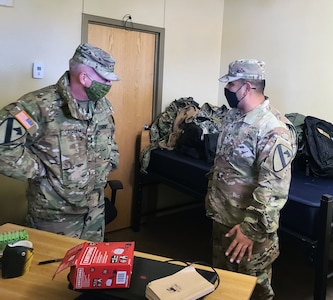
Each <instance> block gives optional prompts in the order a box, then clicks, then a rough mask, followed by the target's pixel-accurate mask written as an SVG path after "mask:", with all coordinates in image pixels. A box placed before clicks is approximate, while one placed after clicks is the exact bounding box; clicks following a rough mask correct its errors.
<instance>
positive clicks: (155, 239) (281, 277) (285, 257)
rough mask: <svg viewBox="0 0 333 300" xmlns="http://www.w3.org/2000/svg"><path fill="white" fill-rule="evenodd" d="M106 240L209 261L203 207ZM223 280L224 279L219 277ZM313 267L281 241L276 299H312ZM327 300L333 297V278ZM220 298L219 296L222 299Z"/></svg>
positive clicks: (275, 274) (275, 269)
mask: <svg viewBox="0 0 333 300" xmlns="http://www.w3.org/2000/svg"><path fill="white" fill-rule="evenodd" d="M106 238H107V240H110V241H121V240H123V241H124V240H134V241H135V242H136V250H139V251H143V252H149V253H153V254H158V255H162V256H166V257H170V258H174V259H179V260H186V261H206V262H210V254H211V251H210V222H209V220H208V219H207V218H206V217H205V215H204V212H203V208H194V209H192V210H188V211H183V212H178V213H176V214H171V215H165V216H160V217H155V218H154V219H151V220H149V221H148V222H146V223H144V224H143V225H142V227H141V230H140V232H133V231H132V230H131V229H130V228H129V229H123V230H119V231H114V232H111V233H107V235H106ZM221 280H222V282H223V278H222V279H221ZM313 281H314V277H313V268H312V265H311V262H310V261H309V259H308V258H307V257H306V254H305V253H303V252H302V251H301V250H300V249H298V248H297V247H296V246H294V245H291V244H288V243H285V242H282V245H281V255H280V257H279V258H278V260H277V261H276V262H275V263H274V265H273V288H274V290H275V293H276V297H275V300H312V299H313ZM326 299H332V300H333V278H331V279H329V282H328V289H327V297H326ZM221 300H222V299H221Z"/></svg>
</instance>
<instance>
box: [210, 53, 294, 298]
mask: <svg viewBox="0 0 333 300" xmlns="http://www.w3.org/2000/svg"><path fill="white" fill-rule="evenodd" d="M220 81H221V82H225V83H227V84H226V86H225V96H226V98H227V101H228V103H229V106H230V107H231V109H230V110H229V111H228V113H227V115H226V117H225V119H224V120H223V126H222V128H221V132H220V134H219V139H218V144H217V150H216V157H215V162H214V165H213V167H212V169H211V171H210V173H209V184H208V192H207V195H206V199H205V201H206V212H207V216H208V217H210V218H212V219H213V232H212V236H213V237H212V239H213V264H214V266H216V267H220V268H224V269H228V270H230V271H235V272H240V273H245V274H249V275H253V276H256V277H257V278H258V279H257V285H256V288H255V290H254V293H253V299H256V300H258V299H260V300H262V299H265V300H268V299H273V297H274V292H273V290H272V287H271V275H272V268H271V265H272V263H273V261H274V260H275V259H276V258H277V256H278V255H279V244H278V236H277V229H278V225H279V213H280V210H281V208H282V207H283V206H284V204H285V203H286V200H287V197H288V191H289V185H290V180H291V161H292V159H293V158H294V156H295V153H296V148H297V145H296V131H295V128H294V127H293V126H292V124H291V123H290V122H289V121H288V120H287V119H286V118H285V117H284V116H283V115H281V114H280V113H279V112H278V111H277V110H276V109H274V108H273V107H272V106H271V105H270V102H269V99H268V98H267V97H266V96H264V87H265V78H264V62H262V61H257V60H237V61H235V62H232V63H231V64H230V65H229V73H228V74H227V75H225V76H223V77H221V78H220Z"/></svg>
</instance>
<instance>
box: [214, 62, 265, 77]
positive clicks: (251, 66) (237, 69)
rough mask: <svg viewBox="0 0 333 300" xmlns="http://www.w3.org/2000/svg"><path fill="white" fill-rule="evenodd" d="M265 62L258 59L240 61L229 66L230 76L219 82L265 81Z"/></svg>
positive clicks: (227, 75)
mask: <svg viewBox="0 0 333 300" xmlns="http://www.w3.org/2000/svg"><path fill="white" fill-rule="evenodd" d="M264 67H265V62H263V61H260V60H256V59H239V60H235V61H233V62H232V63H230V64H229V72H228V74H226V75H224V76H222V77H221V78H220V79H219V81H221V82H232V81H235V80H238V79H247V80H264V79H265V69H264Z"/></svg>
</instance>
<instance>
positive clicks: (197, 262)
mask: <svg viewBox="0 0 333 300" xmlns="http://www.w3.org/2000/svg"><path fill="white" fill-rule="evenodd" d="M165 262H167V263H170V262H181V263H183V264H185V265H186V266H187V267H188V266H190V265H194V264H197V265H202V266H206V267H209V268H211V269H212V270H213V272H214V273H215V275H216V281H215V282H214V285H215V283H216V285H215V290H216V289H217V288H218V287H219V285H220V276H219V274H218V273H217V271H216V270H215V268H214V267H213V266H212V265H210V264H209V263H207V262H205V261H200V260H198V261H194V262H192V263H189V262H186V261H183V260H178V259H169V260H166V261H165Z"/></svg>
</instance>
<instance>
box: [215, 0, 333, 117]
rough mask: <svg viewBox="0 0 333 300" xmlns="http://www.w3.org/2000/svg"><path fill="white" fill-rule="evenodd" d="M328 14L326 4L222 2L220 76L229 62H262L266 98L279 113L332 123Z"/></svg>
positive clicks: (318, 0) (332, 29)
mask: <svg viewBox="0 0 333 300" xmlns="http://www.w3.org/2000/svg"><path fill="white" fill-rule="evenodd" d="M332 12H333V1H332V0H307V1H304V0H291V1H279V0H246V1H244V0H225V7H224V20H223V35H222V36H223V40H222V50H221V54H222V56H221V74H222V73H223V74H224V73H225V72H226V71H227V67H228V64H229V62H230V61H232V60H234V59H238V58H257V59H262V60H264V61H265V62H266V75H267V76H266V77H267V82H266V84H267V88H266V94H267V95H268V96H269V97H270V98H271V101H272V103H273V104H274V105H275V106H276V107H277V108H278V109H279V110H280V111H281V112H283V113H288V112H301V113H303V114H305V115H314V116H317V117H320V118H324V119H326V120H328V121H330V122H333V114H332V111H331V107H332V102H333V84H332V79H331V78H332V69H333V61H332V59H331V57H332V53H333V38H332V37H333V18H332ZM223 87H224V86H223V84H221V86H220V93H219V103H226V101H225V100H224V96H223Z"/></svg>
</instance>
